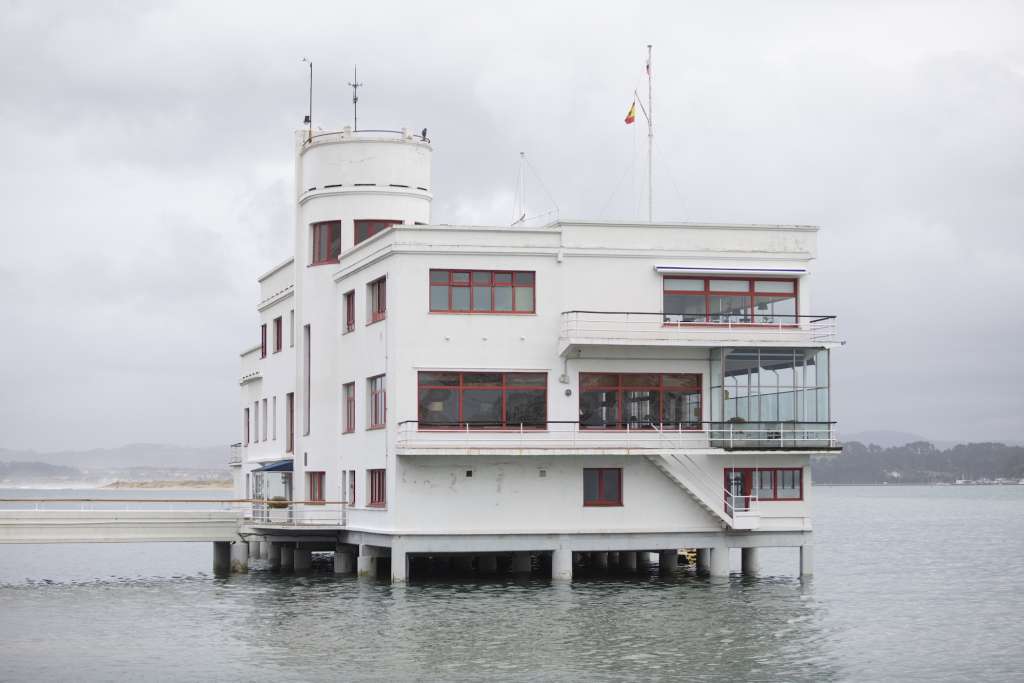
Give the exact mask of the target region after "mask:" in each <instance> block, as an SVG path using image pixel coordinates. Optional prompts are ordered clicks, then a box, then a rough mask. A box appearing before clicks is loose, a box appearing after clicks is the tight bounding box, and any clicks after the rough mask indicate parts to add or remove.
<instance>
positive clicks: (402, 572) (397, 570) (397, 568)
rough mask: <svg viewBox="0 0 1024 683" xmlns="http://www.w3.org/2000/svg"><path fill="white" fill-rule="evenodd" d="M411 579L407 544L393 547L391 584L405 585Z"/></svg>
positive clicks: (396, 544) (394, 544)
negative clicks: (406, 549) (406, 550)
mask: <svg viewBox="0 0 1024 683" xmlns="http://www.w3.org/2000/svg"><path fill="white" fill-rule="evenodd" d="M408 578H409V554H408V553H406V552H405V544H402V543H392V545H391V583H405V582H406V580H407V579H408Z"/></svg>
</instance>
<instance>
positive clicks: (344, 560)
mask: <svg viewBox="0 0 1024 683" xmlns="http://www.w3.org/2000/svg"><path fill="white" fill-rule="evenodd" d="M355 569H356V562H355V557H354V556H353V555H352V551H351V550H349V549H348V547H347V546H344V545H342V544H340V543H339V544H338V545H336V546H334V573H335V574H351V573H352V572H354V571H355Z"/></svg>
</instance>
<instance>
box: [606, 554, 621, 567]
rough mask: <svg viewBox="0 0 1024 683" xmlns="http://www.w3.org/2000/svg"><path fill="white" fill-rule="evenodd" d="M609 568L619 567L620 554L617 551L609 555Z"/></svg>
mask: <svg viewBox="0 0 1024 683" xmlns="http://www.w3.org/2000/svg"><path fill="white" fill-rule="evenodd" d="M608 566H609V567H618V566H619V553H618V552H617V551H611V552H609V553H608Z"/></svg>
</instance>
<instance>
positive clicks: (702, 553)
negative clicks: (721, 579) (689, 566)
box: [697, 548, 711, 574]
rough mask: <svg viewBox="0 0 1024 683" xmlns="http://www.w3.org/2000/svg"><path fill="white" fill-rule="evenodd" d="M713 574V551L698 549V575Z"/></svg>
mask: <svg viewBox="0 0 1024 683" xmlns="http://www.w3.org/2000/svg"><path fill="white" fill-rule="evenodd" d="M710 572H711V549H710V548H697V573H698V574H709V573H710Z"/></svg>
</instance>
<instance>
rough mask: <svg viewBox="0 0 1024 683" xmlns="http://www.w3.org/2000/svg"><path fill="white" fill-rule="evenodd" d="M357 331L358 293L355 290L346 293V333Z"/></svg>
mask: <svg viewBox="0 0 1024 683" xmlns="http://www.w3.org/2000/svg"><path fill="white" fill-rule="evenodd" d="M354 329H356V293H355V290H352V291H351V292H345V332H344V333H343V334H348V333H349V332H351V331H352V330H354Z"/></svg>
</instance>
